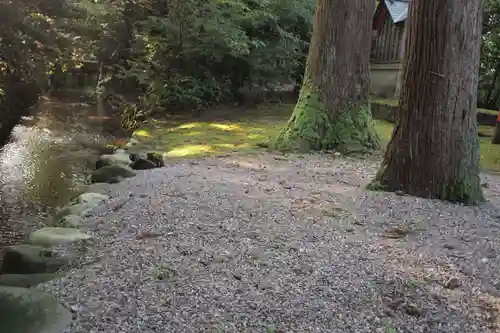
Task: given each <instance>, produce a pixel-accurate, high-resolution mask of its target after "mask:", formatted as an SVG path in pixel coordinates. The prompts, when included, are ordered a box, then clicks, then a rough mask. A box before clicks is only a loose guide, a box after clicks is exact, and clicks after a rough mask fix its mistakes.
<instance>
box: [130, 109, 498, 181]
mask: <svg viewBox="0 0 500 333" xmlns="http://www.w3.org/2000/svg"><path fill="white" fill-rule="evenodd" d="M294 106H295V105H293V104H266V105H260V106H256V107H253V108H248V109H230V108H228V109H219V110H215V111H214V112H207V113H206V114H210V115H211V116H209V117H208V116H204V117H197V118H193V117H167V118H164V119H151V121H150V122H149V124H148V125H146V126H144V127H143V128H141V129H139V130H137V131H136V132H135V135H134V136H135V137H137V138H138V139H139V141H140V142H141V146H142V147H140V149H144V148H147V149H150V150H156V151H158V152H161V153H164V154H165V155H166V156H168V157H170V158H190V157H193V158H197V157H202V156H208V155H224V154H228V153H239V152H240V153H255V152H260V151H262V149H263V147H264V148H265V147H266V144H267V143H268V142H269V141H270V140H272V139H273V138H276V137H277V135H278V134H279V133H280V131H281V129H282V128H283V126H285V124H286V123H287V121H288V119H289V117H290V116H291V114H292V111H293V109H294ZM392 128H393V124H391V123H389V122H386V121H383V120H375V129H376V131H377V132H378V134H379V136H380V139H381V142H382V145H383V146H385V145H386V144H387V142H388V141H389V139H390V138H391V134H392ZM479 133H480V136H481V137H480V143H481V166H482V168H483V169H484V170H487V171H490V172H499V173H500V145H493V144H491V136H492V134H493V127H488V126H480V127H479Z"/></svg>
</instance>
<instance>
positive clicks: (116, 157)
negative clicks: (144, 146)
mask: <svg viewBox="0 0 500 333" xmlns="http://www.w3.org/2000/svg"><path fill="white" fill-rule="evenodd" d="M130 162H131V161H130V155H129V154H127V153H126V152H125V151H124V150H121V149H120V150H117V151H115V153H113V154H105V155H101V156H100V157H99V160H97V162H96V169H100V168H102V167H105V166H108V165H114V164H120V165H126V166H128V165H130Z"/></svg>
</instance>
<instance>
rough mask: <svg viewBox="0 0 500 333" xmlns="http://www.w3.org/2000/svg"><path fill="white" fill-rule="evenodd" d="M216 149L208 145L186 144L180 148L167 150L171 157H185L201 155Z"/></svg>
mask: <svg viewBox="0 0 500 333" xmlns="http://www.w3.org/2000/svg"><path fill="white" fill-rule="evenodd" d="M213 151H214V149H213V148H212V147H211V146H208V145H186V146H182V147H178V148H174V149H172V150H170V151H169V152H167V156H170V157H184V156H190V155H200V154H204V153H211V152H213Z"/></svg>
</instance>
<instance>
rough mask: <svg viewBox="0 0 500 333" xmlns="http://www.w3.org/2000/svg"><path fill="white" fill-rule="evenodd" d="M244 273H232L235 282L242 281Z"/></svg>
mask: <svg viewBox="0 0 500 333" xmlns="http://www.w3.org/2000/svg"><path fill="white" fill-rule="evenodd" d="M244 273H245V272H244V271H243V270H241V269H236V270H235V271H234V272H233V278H235V279H236V280H238V281H240V280H241V279H243V275H244Z"/></svg>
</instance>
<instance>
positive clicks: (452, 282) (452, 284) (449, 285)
mask: <svg viewBox="0 0 500 333" xmlns="http://www.w3.org/2000/svg"><path fill="white" fill-rule="evenodd" d="M460 285H461V282H460V280H459V279H458V278H456V277H452V278H450V279H449V280H448V281H446V283H445V284H444V287H445V288H446V289H456V288H458V287H460Z"/></svg>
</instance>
